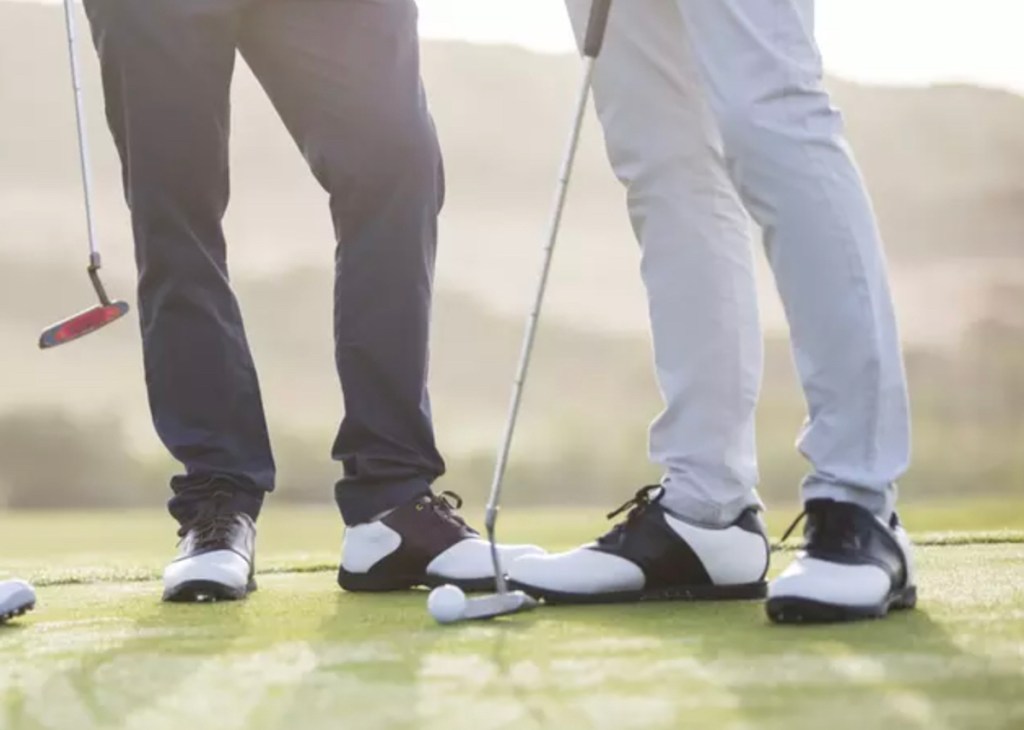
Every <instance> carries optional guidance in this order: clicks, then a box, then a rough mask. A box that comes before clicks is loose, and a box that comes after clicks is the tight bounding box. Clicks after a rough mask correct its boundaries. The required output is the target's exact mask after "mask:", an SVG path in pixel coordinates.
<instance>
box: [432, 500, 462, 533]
mask: <svg viewBox="0 0 1024 730" xmlns="http://www.w3.org/2000/svg"><path fill="white" fill-rule="evenodd" d="M430 506H431V507H432V508H433V509H434V512H435V513H436V514H437V515H438V516H439V517H440V518H441V519H443V520H445V521H446V522H450V523H451V524H453V525H455V526H456V527H460V528H468V527H469V525H467V524H466V521H465V520H464V519H462V517H460V516H459V514H458V510H460V509H462V497H460V496H459V495H458V494H456V493H455V492H449V491H444V492H441V493H440V494H436V495H432V496H431V498H430Z"/></svg>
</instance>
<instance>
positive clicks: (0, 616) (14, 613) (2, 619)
mask: <svg viewBox="0 0 1024 730" xmlns="http://www.w3.org/2000/svg"><path fill="white" fill-rule="evenodd" d="M35 607H36V602H35V601H32V602H31V603H24V604H22V605H20V606H18V607H17V608H13V609H11V610H10V611H7V612H6V613H0V624H5V623H7V622H8V621H10V620H11V619H15V618H18V616H24V615H25V614H26V613H28V612H29V611H31V610H33V609H34V608H35Z"/></svg>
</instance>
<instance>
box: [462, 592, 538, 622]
mask: <svg viewBox="0 0 1024 730" xmlns="http://www.w3.org/2000/svg"><path fill="white" fill-rule="evenodd" d="M537 605H538V604H537V600H536V599H535V598H533V597H532V596H528V595H527V594H525V593H523V592H522V591H509V592H507V593H491V594H489V595H486V596H475V597H473V598H470V599H468V600H467V601H466V611H465V613H463V615H462V620H463V621H482V620H486V619H491V618H497V617H498V616H509V615H511V614H513V613H523V612H525V611H532V610H533V609H535V608H537Z"/></svg>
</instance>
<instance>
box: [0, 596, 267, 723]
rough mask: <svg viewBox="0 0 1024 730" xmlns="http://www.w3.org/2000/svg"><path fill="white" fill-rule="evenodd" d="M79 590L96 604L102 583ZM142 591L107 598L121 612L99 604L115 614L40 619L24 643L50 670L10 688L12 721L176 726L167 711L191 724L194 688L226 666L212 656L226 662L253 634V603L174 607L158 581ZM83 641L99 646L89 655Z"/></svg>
mask: <svg viewBox="0 0 1024 730" xmlns="http://www.w3.org/2000/svg"><path fill="white" fill-rule="evenodd" d="M75 590H76V591H81V592H82V599H83V601H90V602H95V601H96V598H95V595H91V596H90V595H88V593H89V592H90V591H92V592H95V590H96V588H95V586H93V587H87V586H82V587H76V588H75ZM133 592H141V594H142V595H140V596H137V597H135V596H129V595H126V593H127V591H124V590H120V591H116V593H117V595H114V596H108V597H107V600H108V601H109V602H114V601H116V602H117V603H118V604H119V607H118V608H119V610H115V611H111V610H110V607H109V606H107V607H106V608H107V610H106V611H105V612H103V611H97V613H105V615H106V617H100V618H96V619H94V620H89V619H83V620H76V621H71V622H55V623H53V624H47V622H45V621H42V622H39V623H37V624H33V625H32V627H31V629H32V630H31V631H28V632H26V634H27V636H26V644H25V648H26V649H27V650H28V651H26V655H31V656H32V658H31V663H30V664H29V669H30V670H31V669H32V668H33V667H38V668H42V669H43V670H44V671H45V670H48V671H46V672H45V673H42V674H39V675H38V681H37V682H34V683H31V684H29V685H27V686H24V687H22V688H21V689H20V690H8V693H9V696H8V701H7V703H6V707H8V708H10V709H11V712H12V714H11V716H9V718H8V722H9V726H10V727H12V728H37V727H38V728H51V727H53V728H57V727H59V728H64V727H74V728H76V730H90V729H91V728H108V727H118V728H140V729H142V728H146V729H147V730H148V728H156V727H162V726H168V727H170V725H168V724H167V722H166V721H167V719H168V718H175V719H177V720H179V721H180V722H179V723H178V725H177V726H178V727H185V726H187V724H188V723H187V720H186V719H185V718H186V717H187V716H188V714H189V713H188V710H187V709H185V708H187V707H188V705H189V703H190V702H192V701H193V699H194V698H193V696H192V695H193V693H194V691H195V690H196V689H201V688H202V685H203V684H204V683H205V681H206V680H207V679H209V678H210V676H211V675H212V674H214V673H217V667H215V666H213V665H212V664H211V663H212V662H214V663H215V662H218V661H222V660H221V659H220V657H222V656H223V655H224V654H225V653H229V652H230V651H231V650H232V648H233V647H234V646H235V645H236V644H237V642H238V641H239V640H240V637H242V636H243V635H245V633H246V631H247V626H246V624H247V621H246V619H245V606H244V604H214V605H180V604H165V603H161V602H160V588H159V586H158V585H146V586H145V587H144V588H143V587H135V588H133ZM133 599H134V600H133ZM118 614H120V616H118V617H117V618H114V616H117V615H118ZM33 634H34V635H33ZM40 634H41V635H40ZM40 644H42V649H41V652H40V651H39V648H40V647H39V645H40ZM83 645H87V646H89V647H95V648H94V650H93V651H91V652H83V651H82V647H83ZM40 653H42V654H43V656H40ZM202 700H203V702H207V701H208V698H206V697H203V698H202ZM223 702H225V703H229V702H230V698H228V697H226V696H225V697H224V698H223ZM206 709H209V708H205V709H204V710H203V711H206ZM224 709H225V710H227V709H228V708H227V707H225V708H224ZM4 727H7V725H5V726H4Z"/></svg>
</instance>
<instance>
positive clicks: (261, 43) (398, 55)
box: [240, 0, 535, 591]
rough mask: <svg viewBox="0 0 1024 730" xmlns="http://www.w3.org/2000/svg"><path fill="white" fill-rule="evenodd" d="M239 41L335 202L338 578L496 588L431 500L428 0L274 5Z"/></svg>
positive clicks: (446, 507)
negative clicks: (341, 526)
mask: <svg viewBox="0 0 1024 730" xmlns="http://www.w3.org/2000/svg"><path fill="white" fill-rule="evenodd" d="M240 48H241V51H242V54H243V55H244V56H245V59H246V61H247V62H248V63H249V65H250V66H251V67H252V69H253V71H254V72H255V73H256V76H257V77H258V78H259V79H260V81H261V83H262V84H263V86H264V88H265V89H266V90H267V92H268V94H269V95H270V97H271V99H272V100H273V102H274V105H275V106H276V107H277V110H278V112H279V113H280V115H281V117H282V119H283V120H284V122H285V124H286V125H287V126H288V129H289V131H290V132H291V134H292V136H293V137H294V138H295V140H296V142H297V143H298V145H299V148H300V149H301V150H302V152H303V154H304V155H305V156H306V159H307V161H308V162H309V164H310V167H311V168H312V170H313V173H314V174H315V175H316V177H317V179H318V180H319V181H320V183H321V184H322V185H323V187H324V189H325V190H326V191H327V192H328V194H329V195H330V199H331V213H332V215H333V218H334V225H335V229H336V232H337V237H338V244H337V246H338V248H337V266H338V270H337V283H336V300H335V336H336V339H337V364H338V372H339V375H340V377H341V382H342V387H343V389H344V392H345V418H344V421H343V422H342V424H341V428H340V431H339V433H338V438H337V441H336V443H335V446H334V457H335V458H336V459H338V460H339V461H341V462H342V463H343V464H344V469H345V477H344V479H342V480H341V482H340V483H339V484H338V486H337V489H336V496H337V500H338V505H339V507H340V509H341V512H342V516H343V517H344V520H345V523H346V525H347V526H348V529H347V530H346V533H345V547H344V558H343V561H342V565H341V570H340V573H339V582H340V584H341V585H342V587H343V588H345V589H347V590H359V591H382V590H399V589H404V588H408V587H411V586H414V585H433V584H437V583H443V582H454V583H459V584H461V585H463V586H464V587H466V588H491V587H492V586H493V582H494V571H493V568H492V565H491V560H490V552H489V549H488V545H487V542H486V541H484V540H481V539H479V537H478V536H477V534H476V532H475V531H473V530H471V529H470V528H469V527H467V526H466V524H465V523H464V522H463V521H462V520H461V518H459V517H458V516H457V515H455V514H454V511H455V509H456V508H457V507H458V506H459V502H458V500H457V499H454V500H452V499H450V498H447V497H445V496H443V495H442V496H434V495H433V494H431V493H430V485H431V484H432V483H433V481H434V480H435V479H436V478H437V477H439V476H440V475H441V474H442V473H443V472H444V462H443V461H442V459H441V456H440V454H439V453H438V451H437V447H436V446H435V444H434V432H433V425H432V422H431V416H430V404H429V399H428V395H427V358H428V351H427V346H428V336H429V326H430V303H431V292H432V283H433V272H434V254H435V249H436V244H437V215H438V212H439V211H440V208H441V203H442V198H443V179H442V169H441V154H440V150H439V148H438V143H437V137H436V135H435V133H434V126H433V122H432V121H431V119H430V115H429V113H428V111H427V105H426V100H425V96H424V93H423V87H422V84H421V82H420V73H419V39H418V37H417V32H416V6H415V4H414V2H413V1H412V0H377V1H376V2H338V1H337V0H269V1H268V2H262V3H259V4H257V5H255V6H254V7H253V9H252V10H251V11H250V12H248V13H247V14H246V17H245V21H244V24H243V28H242V33H241V38H240ZM503 551H504V554H505V557H506V560H510V559H511V558H512V557H515V556H517V555H520V554H524V553H528V552H535V549H534V548H530V547H510V548H503Z"/></svg>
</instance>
